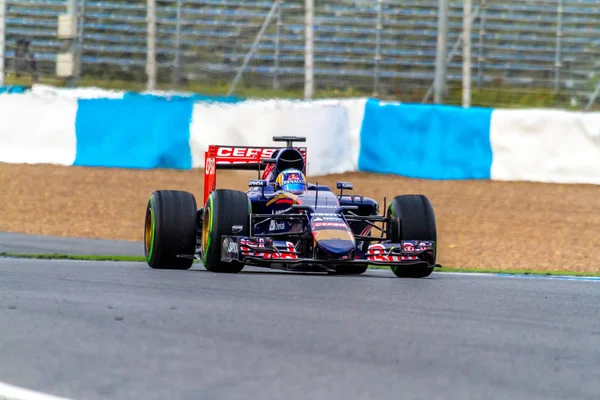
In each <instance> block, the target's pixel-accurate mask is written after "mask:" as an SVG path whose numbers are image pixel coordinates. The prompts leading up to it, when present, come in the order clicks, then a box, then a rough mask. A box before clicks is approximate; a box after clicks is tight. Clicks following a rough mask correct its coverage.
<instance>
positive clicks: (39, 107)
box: [0, 93, 77, 165]
mask: <svg viewBox="0 0 600 400" xmlns="http://www.w3.org/2000/svg"><path fill="white" fill-rule="evenodd" d="M76 115H77V100H75V99H69V98H66V97H63V96H55V95H51V96H40V95H36V94H33V93H25V94H4V95H0V143H1V146H0V162H8V163H25V164H37V163H48V164H60V165H72V164H73V161H74V160H75V153H76V146H77V139H76V135H75V118H76Z"/></svg>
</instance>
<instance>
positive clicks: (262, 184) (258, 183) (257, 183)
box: [248, 179, 268, 197]
mask: <svg viewBox="0 0 600 400" xmlns="http://www.w3.org/2000/svg"><path fill="white" fill-rule="evenodd" d="M267 184H268V182H267V181H266V180H264V179H250V180H249V181H248V186H249V187H259V188H262V191H261V192H262V196H263V197H264V196H265V188H266V187H267Z"/></svg>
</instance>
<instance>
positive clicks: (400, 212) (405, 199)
mask: <svg viewBox="0 0 600 400" xmlns="http://www.w3.org/2000/svg"><path fill="white" fill-rule="evenodd" d="M387 213H388V214H387V216H388V218H390V217H391V218H397V221H398V226H397V227H394V228H393V229H392V235H393V236H394V237H393V238H392V240H393V241H394V242H396V243H400V242H401V241H402V240H424V241H432V242H435V243H436V247H437V242H436V240H437V228H436V223H435V214H434V211H433V206H432V205H431V202H430V201H429V199H428V198H427V197H426V196H423V195H416V194H411V195H402V196H396V197H394V199H393V200H392V201H391V202H390V205H389V206H388V210H387ZM428 262H429V263H430V264H431V265H427V266H421V265H418V266H406V267H402V266H399V267H392V272H394V274H395V275H396V276H397V277H399V278H425V277H428V276H429V275H431V273H432V272H433V269H434V268H435V267H434V265H435V255H434V256H433V259H431V260H428Z"/></svg>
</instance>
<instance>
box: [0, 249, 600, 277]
mask: <svg viewBox="0 0 600 400" xmlns="http://www.w3.org/2000/svg"><path fill="white" fill-rule="evenodd" d="M0 257H5V258H29V259H37V260H82V261H116V262H145V261H146V260H145V258H144V257H142V256H110V255H75V254H14V253H0ZM197 261H198V260H196V262H197ZM369 268H370V269H388V268H389V267H383V266H376V265H371V266H370V267H369ZM436 272H459V273H460V272H463V273H476V274H477V273H478V274H509V275H535V276H582V277H598V276H600V273H598V272H578V271H546V270H539V271H534V270H527V269H494V268H452V267H442V268H436Z"/></svg>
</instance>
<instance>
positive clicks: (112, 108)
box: [74, 96, 194, 169]
mask: <svg viewBox="0 0 600 400" xmlns="http://www.w3.org/2000/svg"><path fill="white" fill-rule="evenodd" d="M78 105H79V108H78V111H77V119H76V132H77V155H76V157H75V163H74V165H79V166H90V167H91V166H99V167H121V168H175V169H190V168H191V167H192V156H191V151H190V144H189V139H190V122H191V119H192V109H193V106H194V102H193V100H190V99H176V100H173V99H171V100H169V99H165V98H159V97H154V96H139V97H137V96H133V97H130V98H127V99H90V100H83V99H80V100H79V101H78Z"/></svg>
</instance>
